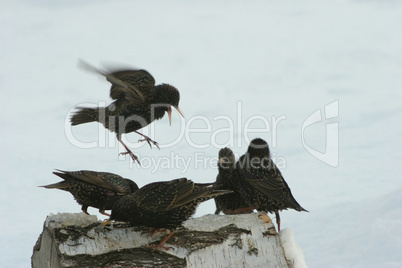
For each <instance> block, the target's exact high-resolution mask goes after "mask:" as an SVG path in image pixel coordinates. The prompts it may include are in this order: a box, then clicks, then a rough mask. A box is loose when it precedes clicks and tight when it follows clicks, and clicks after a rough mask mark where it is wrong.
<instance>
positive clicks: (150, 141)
mask: <svg viewBox="0 0 402 268" xmlns="http://www.w3.org/2000/svg"><path fill="white" fill-rule="evenodd" d="M134 132H135V133H137V134H138V135H141V136H142V137H144V138H143V139H141V140H139V142H140V141H146V142H148V144H149V147H151V148H152V145H151V143H152V144H153V145H155V146H156V147H158V149H160V148H159V145H158V143H157V142H156V141H154V140H152V139H151V138H150V137H148V136H146V135H144V134H142V133H140V132H138V131H134Z"/></svg>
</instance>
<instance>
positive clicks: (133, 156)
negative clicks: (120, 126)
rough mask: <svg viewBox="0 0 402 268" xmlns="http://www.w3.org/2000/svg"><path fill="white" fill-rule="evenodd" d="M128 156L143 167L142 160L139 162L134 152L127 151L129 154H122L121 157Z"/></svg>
mask: <svg viewBox="0 0 402 268" xmlns="http://www.w3.org/2000/svg"><path fill="white" fill-rule="evenodd" d="M126 154H128V155H130V156H131V158H132V159H133V161H136V162H137V163H138V165H140V166H141V163H140V160H138V157H137V156H136V155H135V154H133V152H131V151H130V150H127V152H123V153H120V154H119V155H126Z"/></svg>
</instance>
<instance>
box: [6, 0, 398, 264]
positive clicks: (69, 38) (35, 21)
mask: <svg viewBox="0 0 402 268" xmlns="http://www.w3.org/2000/svg"><path fill="white" fill-rule="evenodd" d="M0 21H1V22H0V24H1V27H0V51H1V52H0V63H1V64H0V94H1V95H0V96H1V102H2V104H1V113H0V126H1V130H0V155H1V161H0V170H1V172H0V179H1V182H0V183H1V187H0V189H1V190H0V191H1V192H0V208H1V210H0V211H1V215H2V219H1V221H0V227H1V228H0V230H1V233H0V240H1V243H0V267H28V266H29V265H30V257H31V255H32V248H33V246H34V244H35V242H36V240H37V238H38V236H39V234H40V233H41V231H42V225H43V222H44V220H45V218H46V216H47V215H48V214H50V213H57V212H80V206H79V205H78V204H76V202H75V201H74V200H73V198H72V196H71V195H70V194H69V193H66V192H63V191H58V190H47V189H43V188H39V187H37V186H39V185H45V184H50V183H54V182H57V181H59V178H58V177H56V176H54V175H53V174H52V172H53V171H54V169H56V168H58V169H63V170H80V169H89V170H97V171H109V172H114V173H117V174H120V175H122V176H124V177H127V178H131V179H133V180H134V181H136V182H137V183H138V185H139V186H143V185H145V184H147V183H150V182H154V181H160V180H170V179H174V178H178V177H184V176H185V177H187V178H189V179H192V180H194V181H198V182H210V181H214V180H215V177H216V174H217V169H216V166H215V162H216V157H217V154H218V150H219V149H220V148H221V147H223V146H224V145H222V144H224V143H226V142H227V141H229V138H230V135H229V134H228V132H224V131H223V132H222V133H220V134H219V133H216V131H219V130H222V129H223V130H224V128H228V127H229V123H228V122H227V121H225V120H224V119H223V117H222V116H226V117H228V118H232V119H233V122H234V133H233V134H234V135H233V139H234V142H233V144H231V145H230V147H232V149H233V150H234V152H236V154H237V155H239V154H243V153H244V152H245V151H246V149H247V145H248V143H247V140H250V139H252V138H254V137H262V138H264V139H266V140H267V141H268V142H269V143H270V145H271V151H272V154H273V156H274V159H275V157H276V160H277V163H279V161H278V160H280V161H281V163H282V164H284V165H282V166H281V170H282V173H283V175H284V177H285V179H286V181H287V182H288V184H289V186H290V187H291V189H292V193H293V195H294V196H295V198H296V199H297V200H298V202H299V203H300V204H301V205H302V206H303V207H304V208H306V209H308V210H309V211H310V212H309V213H305V212H303V213H301V212H296V211H293V210H290V211H284V212H282V213H281V215H282V228H283V229H284V228H286V227H288V228H290V229H291V230H292V231H293V232H294V234H295V238H296V241H297V243H298V244H299V246H300V247H301V249H302V250H303V253H304V255H305V259H306V262H307V264H308V265H309V267H401V266H402V254H401V249H402V232H401V226H402V197H401V194H400V192H401V191H402V183H401V175H400V174H401V168H400V167H399V165H400V164H401V136H402V125H401V111H402V109H401V108H402V106H401V104H400V103H401V99H402V93H401V92H402V91H401V90H402V34H401V29H402V4H401V3H400V2H399V1H380V0H378V1H374V0H373V1H364V0H361V1H357V0H356V1H351V0H339V1H296V0H289V1H281V2H280V3H279V2H277V1H202V2H195V1H192V2H190V1H187V2H186V1H178V0H175V1H145V0H143V1H48V0H41V1H39V0H38V1H18V0H17V1H4V0H3V1H0ZM79 58H81V59H84V60H86V61H88V62H89V63H91V64H93V65H95V66H98V67H100V66H102V65H103V66H108V64H109V65H111V64H114V65H116V66H118V64H121V65H124V66H127V65H128V66H132V67H138V68H144V69H146V70H148V71H149V72H150V73H151V74H152V75H153V76H154V77H155V79H156V82H157V83H170V84H172V85H174V86H175V87H177V88H178V89H179V90H180V93H181V101H180V107H181V108H182V111H183V113H184V115H185V121H184V120H182V119H180V116H179V114H178V113H177V112H173V118H172V125H171V126H169V122H168V118H167V116H165V117H164V118H162V120H160V121H157V122H156V123H154V124H152V125H151V127H155V133H156V134H155V136H154V138H155V139H156V140H157V141H158V142H159V143H160V144H161V145H164V144H167V143H169V142H172V141H174V140H175V139H176V138H177V137H180V133H184V132H185V131H187V132H186V133H187V136H186V135H184V137H182V138H181V139H179V142H177V144H175V145H173V146H167V147H166V146H165V148H162V149H161V150H158V149H155V148H153V149H152V150H151V149H150V148H149V146H148V145H147V144H137V140H138V139H139V136H138V135H136V134H129V135H126V138H127V139H128V140H129V142H130V146H131V147H132V148H133V151H134V152H135V153H137V154H138V155H139V156H140V158H141V159H142V163H143V167H138V166H137V165H135V164H134V165H133V164H130V161H129V159H128V158H124V157H122V158H119V157H118V152H119V151H118V148H117V147H116V144H117V142H116V139H115V135H114V134H109V132H108V131H105V130H104V128H103V127H101V126H100V125H99V124H96V123H91V124H86V125H80V126H77V127H74V128H72V132H73V134H74V137H75V138H76V140H78V141H81V142H83V141H85V142H100V145H101V147H103V148H99V146H97V147H95V148H89V149H84V148H80V146H76V145H74V144H73V142H72V139H71V137H70V138H68V136H67V135H66V134H65V126H66V127H67V130H68V131H70V130H71V128H69V124H68V122H67V124H66V125H65V120H66V118H67V119H68V116H69V111H70V109H72V108H73V107H75V106H77V105H79V104H80V103H84V102H89V103H93V104H97V103H98V102H104V103H106V104H108V103H110V99H109V97H108V95H109V88H110V84H109V83H108V82H106V81H105V80H104V79H102V78H101V77H99V76H96V75H94V74H91V73H88V72H86V71H83V70H81V69H79V68H77V62H78V59H79ZM239 101H240V104H239ZM336 101H338V105H339V106H338V107H339V109H338V116H337V117H335V118H332V119H328V120H327V121H328V122H326V121H325V120H322V122H319V123H316V124H313V125H311V126H309V127H308V128H306V129H305V137H304V141H305V143H306V144H308V146H310V147H311V148H315V149H316V150H319V151H321V152H323V151H325V149H326V147H325V144H326V142H329V145H328V146H327V147H328V148H327V149H328V150H331V152H332V153H335V156H336V153H339V156H338V157H336V159H339V164H338V165H337V166H336V167H332V166H330V165H328V164H326V163H324V162H322V161H320V159H317V158H315V157H313V156H312V155H311V154H310V153H309V152H308V151H307V150H306V148H305V146H303V142H302V136H301V133H302V126H303V123H304V122H305V121H306V120H307V119H308V118H309V116H310V115H311V114H313V113H314V112H316V111H318V110H320V109H321V110H323V108H324V107H325V106H326V105H328V104H331V103H333V102H336ZM239 105H241V113H240V114H241V117H240V118H238V106H239ZM255 115H259V116H263V117H265V118H267V120H268V121H269V123H270V132H269V133H268V132H267V131H265V133H258V132H256V131H255V130H254V131H251V132H250V133H248V134H247V135H246V136H247V140H246V138H244V134H245V133H244V128H245V125H246V121H247V120H248V119H250V118H252V117H253V116H255ZM323 115H324V114H323ZM218 116H221V117H218ZM281 116H282V118H284V116H286V119H283V120H281V121H280V122H279V123H278V124H277V128H276V131H273V129H272V125H273V119H274V118H279V117H281ZM201 117H204V118H206V119H208V121H209V122H210V125H211V130H210V131H209V130H208V129H207V130H205V128H206V127H207V123H206V122H204V121H202V119H200V118H201ZM217 117H218V118H217ZM214 119H215V120H214ZM324 119H325V118H324ZM327 123H332V124H333V126H336V124H338V126H339V146H335V147H334V146H332V145H334V144H335V145H336V141H335V140H333V139H332V140H327V139H326V135H327V132H326V126H327ZM249 127H253V128H259V129H262V128H263V127H264V124H263V121H261V120H254V121H252V122H251V123H250V126H249ZM196 128H203V129H204V132H201V131H197V130H193V131H194V133H189V132H188V129H196ZM148 129H149V128H148ZM148 129H144V133H146V131H148ZM186 129H187V130H186ZM183 131H184V132H183ZM213 133H215V135H213ZM98 135H100V136H101V139H98ZM102 135H103V136H105V137H104V138H106V143H105V144H106V146H102V141H104V139H102ZM239 141H240V142H239ZM194 143H195V144H198V145H200V144H201V145H205V146H198V147H202V148H196V147H197V146H195V145H194ZM138 146H140V147H138ZM331 146H332V147H331ZM196 153H197V155H196ZM175 157H176V158H177V157H179V159H190V167H189V168H188V169H186V170H185V169H184V168H183V166H182V165H181V164H180V162H177V163H175V162H174V161H173V163H174V164H175V165H173V166H172V165H171V164H169V163H167V164H166V165H165V166H163V167H160V168H158V169H156V168H155V166H154V165H151V164H150V163H151V162H150V160H152V159H156V160H157V159H165V160H166V159H168V158H169V159H170V158H172V159H174V158H175ZM196 158H197V159H196ZM206 158H208V159H209V160H208V159H207V160H206V165H203V164H201V163H199V160H200V159H201V160H202V159H206ZM168 164H169V165H168ZM155 169H156V170H155ZM214 211H215V205H214V202H213V201H208V202H206V203H204V204H202V205H201V206H200V207H199V209H198V211H197V213H196V215H195V216H201V215H204V214H208V213H214ZM89 212H90V213H91V214H95V215H97V216H98V217H100V216H99V213H98V212H97V210H96V209H93V208H90V209H89ZM100 218H104V217H100Z"/></svg>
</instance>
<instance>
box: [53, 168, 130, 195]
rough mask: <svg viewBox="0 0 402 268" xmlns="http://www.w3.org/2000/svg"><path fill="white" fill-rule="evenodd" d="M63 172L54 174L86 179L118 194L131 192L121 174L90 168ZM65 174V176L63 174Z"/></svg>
mask: <svg viewBox="0 0 402 268" xmlns="http://www.w3.org/2000/svg"><path fill="white" fill-rule="evenodd" d="M58 171H60V172H62V173H58V172H54V174H56V175H58V176H60V177H62V178H63V179H65V176H70V177H73V178H75V179H78V180H82V181H85V182H87V183H90V184H93V185H96V186H99V187H102V188H105V189H109V190H111V191H113V192H115V193H117V194H122V195H123V194H129V193H130V187H129V186H128V184H127V182H126V181H125V180H124V179H123V178H122V177H120V176H119V175H116V174H113V173H108V172H96V171H90V170H81V171H62V170H58ZM60 174H62V175H65V176H61V175H60Z"/></svg>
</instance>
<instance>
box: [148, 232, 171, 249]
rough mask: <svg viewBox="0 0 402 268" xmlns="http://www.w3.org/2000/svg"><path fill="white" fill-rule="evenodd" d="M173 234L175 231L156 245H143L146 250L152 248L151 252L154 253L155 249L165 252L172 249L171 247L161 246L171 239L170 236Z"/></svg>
mask: <svg viewBox="0 0 402 268" xmlns="http://www.w3.org/2000/svg"><path fill="white" fill-rule="evenodd" d="M174 233H175V231H173V232H171V233H170V234H168V236H166V237H165V239H163V240H162V241H161V242H160V243H159V244H158V245H145V247H146V248H153V250H152V252H154V251H155V250H157V249H160V248H163V249H165V250H169V249H173V247H165V246H164V245H163V244H165V243H166V241H168V240H169V238H171V237H172V235H173V234H174Z"/></svg>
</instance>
